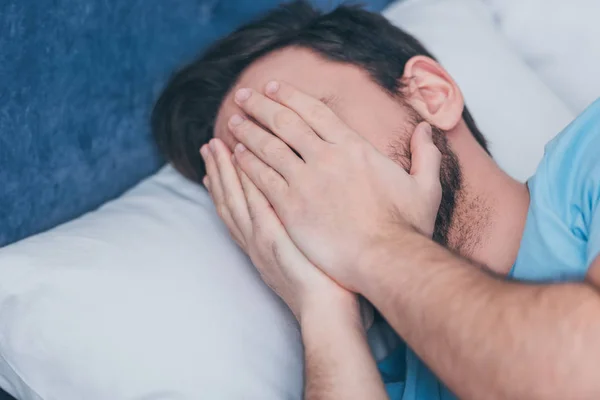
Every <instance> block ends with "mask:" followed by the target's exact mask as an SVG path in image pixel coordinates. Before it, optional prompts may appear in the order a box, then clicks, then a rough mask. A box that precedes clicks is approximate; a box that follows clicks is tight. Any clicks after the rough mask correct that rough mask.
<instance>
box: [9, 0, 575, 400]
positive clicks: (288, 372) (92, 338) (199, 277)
mask: <svg viewBox="0 0 600 400" xmlns="http://www.w3.org/2000/svg"><path fill="white" fill-rule="evenodd" d="M421 4H422V6H419V3H412V2H407V3H401V4H399V5H397V6H393V7H392V8H390V9H389V10H388V12H387V14H386V15H387V16H388V17H390V18H392V19H393V20H397V21H401V22H403V24H404V25H405V26H406V27H407V28H408V29H409V30H410V31H412V32H414V33H416V34H417V35H418V36H419V37H420V38H421V39H422V40H423V41H424V43H425V44H426V45H427V46H429V47H430V48H431V49H432V50H433V51H434V52H435V53H436V54H437V55H438V56H439V58H440V59H441V60H442V62H443V63H444V65H446V66H447V67H448V69H449V70H450V71H451V73H452V74H454V75H455V76H456V78H457V79H458V81H459V83H460V84H461V85H462V86H463V89H464V92H465V95H466V98H467V101H468V103H469V105H470V106H471V107H472V110H473V113H474V115H475V118H476V119H477V120H478V122H479V123H480V125H481V126H482V128H483V130H484V132H485V133H486V134H487V135H488V136H489V137H490V139H491V141H492V142H493V144H494V150H495V152H496V155H497V156H498V159H499V160H501V161H502V162H504V165H506V166H507V167H514V168H513V172H514V173H515V174H516V175H517V176H520V177H525V176H527V175H528V174H530V173H531V172H532V169H530V168H529V164H522V163H518V162H519V161H520V160H519V159H518V158H512V157H511V156H512V155H513V154H518V156H519V158H521V157H532V158H535V157H538V155H539V154H540V153H541V149H542V147H543V144H544V143H545V142H546V141H547V139H548V138H550V137H551V136H552V135H553V134H554V133H555V132H557V131H558V130H560V128H561V127H562V125H563V124H564V122H566V121H567V120H568V119H569V118H570V115H569V113H568V112H567V111H566V110H565V109H564V107H562V105H561V104H560V102H559V101H557V100H556V99H555V98H554V97H553V96H552V95H551V94H549V93H548V91H547V90H546V89H545V88H544V86H543V85H541V84H540V83H539V81H538V80H537V79H536V78H535V76H532V74H531V72H530V71H529V70H528V69H527V68H526V67H525V66H524V65H523V64H522V63H520V61H519V59H518V58H517V57H515V56H514V54H512V53H511V52H510V51H509V49H508V48H507V47H506V46H505V45H504V42H503V41H502V40H501V39H500V38H498V36H496V35H495V34H494V31H493V30H492V29H491V27H490V23H489V21H488V20H485V19H482V18H485V15H482V14H481V13H480V12H479V8H477V7H474V5H473V3H472V2H470V1H449V0H440V1H422V2H421ZM492 77H493V78H492ZM505 142H508V143H509V146H503V145H502V144H503V143H505ZM511 146H514V148H512V149H511V148H510V147H511ZM523 148H525V149H529V150H530V152H531V153H529V152H527V151H526V150H523ZM507 149H508V151H507ZM503 152H504V153H503ZM513 152H514V153H513ZM511 162H517V164H511ZM0 386H2V387H4V388H6V389H7V390H8V391H9V392H10V393H12V394H14V395H16V396H17V397H18V398H20V399H45V400H49V399H58V400H71V399H76V400H80V399H86V400H96V399H97V400H105V399H112V400H119V399H141V398H145V399H150V398H153V399H158V398H161V399H200V398H203V399H217V398H218V399H241V398H243V399H261V400H270V399H282V398H285V399H300V398H301V394H302V347H301V343H300V337H299V332H298V327H297V325H296V324H295V322H294V320H293V317H292V316H291V314H290V313H289V311H288V310H287V309H286V308H285V306H284V305H283V304H282V303H281V302H280V301H279V300H278V299H277V298H276V296H275V295H273V294H272V293H271V292H270V290H269V289H268V288H267V287H266V286H264V285H263V284H262V282H261V281H260V279H259V276H258V275H257V273H256V272H255V270H254V269H253V267H252V266H251V265H250V263H249V262H248V260H247V258H246V257H245V256H244V255H243V254H242V253H241V252H240V251H239V250H238V249H237V247H236V246H235V244H233V242H232V241H231V240H230V239H229V238H228V235H227V232H226V230H225V229H224V227H223V226H222V225H221V223H220V222H219V220H218V218H217V217H216V215H215V214H214V210H213V207H212V205H211V203H210V200H209V198H208V196H207V194H206V192H204V191H203V189H201V188H199V187H198V186H196V185H194V184H192V183H190V182H188V181H186V180H184V179H183V178H181V177H180V176H179V175H177V173H175V172H174V171H173V169H172V168H170V167H167V168H165V169H163V170H162V171H160V172H159V173H158V174H156V175H155V176H153V177H151V178H149V179H148V180H146V181H145V182H143V183H142V184H140V185H139V186H138V187H136V188H134V189H133V190H132V191H130V192H129V193H127V194H125V195H124V196H122V197H121V198H120V199H118V200H115V201H113V202H111V203H109V204H107V205H106V206H104V207H102V208H100V209H99V210H98V211H96V212H93V213H90V214H87V215H85V216H83V217H81V218H79V219H77V220H75V221H73V222H71V223H68V224H65V225H63V226H61V227H58V228H56V229H54V230H52V231H49V232H47V233H44V234H41V235H38V236H35V237H32V238H30V239H27V240H24V241H22V242H19V243H17V244H15V245H12V246H8V247H6V248H3V249H0Z"/></svg>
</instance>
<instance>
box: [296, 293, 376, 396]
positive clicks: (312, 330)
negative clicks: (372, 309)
mask: <svg viewBox="0 0 600 400" xmlns="http://www.w3.org/2000/svg"><path fill="white" fill-rule="evenodd" d="M300 326H301V330H302V341H303V343H304V357H305V380H306V382H305V399H307V400H317V399H318V400H321V399H357V400H362V399H373V400H382V399H387V398H388V397H387V394H386V392H385V388H384V386H383V382H382V380H381V376H380V375H379V372H378V370H377V366H376V365H375V360H374V359H373V356H372V355H371V352H370V349H369V346H368V344H367V341H366V335H365V330H364V328H363V325H362V322H361V318H360V312H359V308H358V301H357V300H356V296H354V295H351V294H349V293H344V295H343V296H336V297H335V298H330V299H323V298H322V297H319V298H317V299H315V302H314V303H312V304H310V303H307V305H306V307H305V308H304V310H303V311H302V313H301V317H300Z"/></svg>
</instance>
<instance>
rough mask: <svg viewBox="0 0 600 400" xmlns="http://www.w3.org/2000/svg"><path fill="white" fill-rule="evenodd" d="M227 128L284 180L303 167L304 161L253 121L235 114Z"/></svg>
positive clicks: (290, 177) (291, 177)
mask: <svg viewBox="0 0 600 400" xmlns="http://www.w3.org/2000/svg"><path fill="white" fill-rule="evenodd" d="M228 126H229V129H230V130H231V132H232V133H233V136H235V138H236V139H237V140H239V141H240V142H241V143H243V144H244V145H245V146H246V147H247V148H248V149H250V151H252V153H254V154H256V155H257V156H258V157H259V158H260V159H261V160H262V161H263V162H265V163H266V164H267V165H269V166H270V167H271V168H273V169H274V170H275V171H277V172H278V173H279V174H280V175H281V176H283V177H284V178H286V179H293V176H294V172H296V171H297V170H298V169H299V168H302V167H303V166H304V161H302V160H301V159H300V158H299V157H298V156H297V155H295V154H294V152H293V151H292V149H290V148H289V147H288V146H287V145H286V144H285V143H284V142H283V141H282V140H281V139H279V138H278V137H277V136H275V135H272V134H271V133H269V132H267V131H265V130H264V129H263V128H261V127H260V126H258V125H257V124H256V123H254V122H253V121H251V120H249V119H247V118H243V117H241V116H240V115H237V114H236V115H234V116H232V117H231V119H230V120H229V123H228Z"/></svg>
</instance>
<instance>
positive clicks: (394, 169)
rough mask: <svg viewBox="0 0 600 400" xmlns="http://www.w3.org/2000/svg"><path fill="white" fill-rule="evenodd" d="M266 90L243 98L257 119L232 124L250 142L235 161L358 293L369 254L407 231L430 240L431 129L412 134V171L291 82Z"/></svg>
mask: <svg viewBox="0 0 600 400" xmlns="http://www.w3.org/2000/svg"><path fill="white" fill-rule="evenodd" d="M265 92H266V96H263V95H262V94H260V93H258V92H256V91H253V90H251V89H241V90H239V91H238V92H237V93H236V96H235V99H236V102H237V104H238V105H239V106H240V107H241V108H242V109H243V110H244V111H245V113H246V114H247V115H248V116H250V117H251V118H252V119H249V118H243V117H241V116H239V115H235V116H233V117H232V118H231V119H230V121H229V124H228V125H229V128H230V130H231V131H232V132H233V134H234V136H235V137H236V138H237V139H238V140H239V141H240V142H241V144H238V146H237V147H236V149H235V152H236V158H237V159H238V162H239V165H240V166H241V169H242V170H243V171H244V172H245V173H246V174H247V175H248V177H249V178H250V180H252V181H253V182H254V183H255V184H256V186H257V187H258V188H259V189H260V190H261V192H262V193H264V195H265V196H266V197H267V199H268V201H269V202H270V203H271V204H272V205H273V208H274V209H275V211H276V212H277V215H278V216H279V218H280V219H281V221H282V222H283V224H284V225H285V228H286V229H287V231H288V233H289V234H290V236H291V237H292V239H293V240H294V242H295V243H296V244H297V245H298V246H299V247H300V248H301V250H302V251H303V252H304V254H306V255H307V256H308V258H309V259H310V260H312V261H313V262H315V263H316V264H317V265H318V266H319V267H320V268H322V269H323V270H324V271H325V272H326V273H327V274H329V275H330V276H332V277H333V278H334V279H336V280H337V281H338V282H339V283H340V284H342V285H343V286H345V287H346V288H348V289H351V290H356V289H357V285H358V283H359V281H360V280H361V277H360V276H361V274H360V273H359V271H358V267H359V265H360V262H359V260H360V259H361V258H363V257H365V256H366V255H367V253H369V252H372V251H377V248H378V247H379V245H380V244H385V243H387V242H389V241H390V240H392V238H397V235H398V233H399V232H400V233H401V232H402V231H406V230H415V229H416V230H418V231H420V232H421V233H423V234H425V235H427V236H431V234H432V232H433V228H434V223H435V219H436V215H437V211H438V208H439V204H440V199H441V185H440V181H439V170H440V161H441V155H440V152H439V150H438V149H437V147H436V146H435V145H434V143H433V140H432V137H431V127H430V126H429V125H428V124H426V123H422V124H420V125H419V126H418V127H417V129H416V130H415V133H414V134H413V136H412V139H411V146H410V148H411V153H412V166H411V170H410V172H409V173H407V172H405V171H404V170H403V169H402V168H401V167H400V166H398V165H397V164H396V163H394V162H393V161H392V160H390V159H389V158H387V157H385V156H384V155H382V154H381V153H379V152H378V151H377V150H376V149H375V148H374V147H373V146H372V145H371V144H370V143H368V142H367V141H366V140H364V139H363V138H362V137H361V136H359V135H358V134H357V133H356V132H354V131H353V130H352V129H350V128H349V127H348V126H347V125H346V124H344V123H343V121H341V120H340V119H339V118H338V117H337V116H336V115H335V114H334V113H333V112H332V111H331V110H330V109H329V108H328V107H327V106H325V105H324V104H323V103H322V102H320V101H318V100H316V99H314V98H312V97H310V96H308V95H306V94H304V93H302V92H300V91H298V90H297V89H295V88H293V87H291V86H290V85H287V84H284V83H277V82H270V83H269V84H268V85H267V87H266V90H265ZM254 121H256V122H258V124H257V123H256V122H254ZM259 124H260V125H259ZM263 127H264V128H263ZM265 128H266V129H265ZM271 132H272V133H271ZM273 134H274V135H276V136H274V135H273ZM288 146H289V147H288ZM290 147H291V148H292V149H293V150H295V151H296V152H297V154H299V155H300V157H298V155H296V154H294V152H293V151H292V149H290ZM246 149H249V150H250V151H246Z"/></svg>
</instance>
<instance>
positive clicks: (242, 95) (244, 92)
mask: <svg viewBox="0 0 600 400" xmlns="http://www.w3.org/2000/svg"><path fill="white" fill-rule="evenodd" d="M251 94H252V92H251V91H250V89H240V90H238V91H237V92H236V93H235V100H236V101H237V102H238V103H241V102H243V101H246V100H248V99H249V98H250V95H251Z"/></svg>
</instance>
